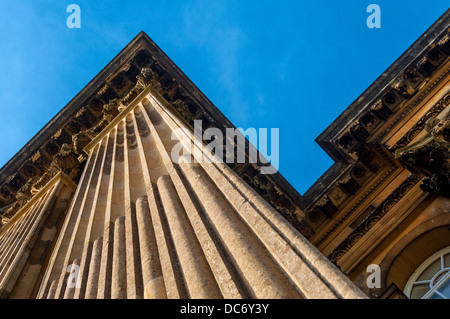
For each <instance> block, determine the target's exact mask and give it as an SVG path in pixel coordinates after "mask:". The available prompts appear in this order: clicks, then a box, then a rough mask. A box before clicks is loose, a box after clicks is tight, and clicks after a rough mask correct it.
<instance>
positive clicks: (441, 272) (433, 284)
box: [404, 247, 450, 299]
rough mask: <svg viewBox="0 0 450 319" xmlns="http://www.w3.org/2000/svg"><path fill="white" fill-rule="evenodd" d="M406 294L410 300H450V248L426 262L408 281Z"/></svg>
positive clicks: (439, 252)
mask: <svg viewBox="0 0 450 319" xmlns="http://www.w3.org/2000/svg"><path fill="white" fill-rule="evenodd" d="M404 292H405V294H406V296H408V297H409V298H410V299H450V247H447V248H444V249H442V250H440V251H438V252H437V253H435V254H434V255H432V256H431V257H429V258H428V259H427V260H425V261H424V262H423V263H422V264H421V265H420V266H419V268H417V270H416V271H415V272H414V273H413V274H412V276H411V278H410V279H409V280H408V283H407V284H406V286H405V290H404Z"/></svg>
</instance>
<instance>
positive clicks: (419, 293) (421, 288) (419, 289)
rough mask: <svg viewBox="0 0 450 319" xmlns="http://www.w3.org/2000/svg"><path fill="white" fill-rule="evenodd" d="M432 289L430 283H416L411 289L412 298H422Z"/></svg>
mask: <svg viewBox="0 0 450 319" xmlns="http://www.w3.org/2000/svg"><path fill="white" fill-rule="evenodd" d="M429 290H430V285H428V284H420V285H414V287H413V289H412V290H411V297H410V298H411V299H420V298H422V297H423V296H424V295H425V294H426V293H427V292H428V291H429Z"/></svg>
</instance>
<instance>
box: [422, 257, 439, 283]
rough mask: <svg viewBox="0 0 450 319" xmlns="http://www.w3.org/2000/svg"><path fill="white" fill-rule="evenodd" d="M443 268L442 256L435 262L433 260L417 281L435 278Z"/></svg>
mask: <svg viewBox="0 0 450 319" xmlns="http://www.w3.org/2000/svg"><path fill="white" fill-rule="evenodd" d="M440 270H441V258H438V259H437V260H436V261H435V262H433V263H432V264H431V265H430V266H428V267H427V269H425V270H424V272H423V273H422V274H421V275H420V276H419V278H417V280H416V281H423V280H430V279H431V278H433V276H434V275H436V274H437V273H438V272H439V271H440Z"/></svg>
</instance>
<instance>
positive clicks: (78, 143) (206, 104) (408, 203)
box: [0, 10, 450, 299]
mask: <svg viewBox="0 0 450 319" xmlns="http://www.w3.org/2000/svg"><path fill="white" fill-rule="evenodd" d="M449 37H450V10H449V11H447V12H446V13H445V14H444V15H443V16H442V17H441V18H440V19H439V20H438V21H436V22H435V23H434V24H433V26H431V27H430V29H429V30H428V31H427V32H426V33H425V34H424V35H423V36H421V37H420V38H419V39H418V40H417V41H416V42H415V43H414V44H413V45H412V46H411V47H410V48H409V49H408V50H407V51H406V52H405V53H404V54H403V55H402V56H401V57H400V58H399V59H398V60H397V61H396V62H395V63H394V64H393V65H392V66H391V67H389V68H388V69H387V70H386V71H385V72H384V73H383V74H382V75H381V76H380V77H379V78H378V79H377V80H376V81H375V82H374V83H373V84H372V85H371V86H370V87H369V88H368V89H367V90H366V91H365V92H364V93H363V94H362V95H361V96H360V97H359V98H358V99H357V100H356V101H355V102H354V103H353V104H352V105H350V106H349V107H348V109H347V110H346V111H344V113H343V114H342V115H341V116H339V118H337V119H336V120H335V121H334V122H333V123H332V124H331V125H330V126H329V127H328V128H327V129H326V130H325V131H324V132H323V133H322V134H321V135H320V136H319V137H318V139H317V142H318V143H319V145H320V146H321V147H322V148H323V149H324V150H325V151H326V152H327V154H328V155H329V156H331V157H332V159H333V160H334V161H335V164H334V165H333V166H332V167H331V168H330V169H329V170H328V171H327V172H326V173H325V174H324V175H323V176H322V177H321V178H320V179H319V180H318V181H317V182H316V183H315V184H314V185H313V186H312V187H311V188H310V189H309V190H308V191H307V192H306V193H305V194H304V195H303V196H301V195H300V194H298V193H297V192H296V190H295V189H294V188H293V187H292V186H291V185H290V184H289V183H288V182H287V181H286V180H285V179H284V178H283V176H281V174H279V173H275V174H262V173H261V170H264V168H267V167H270V164H266V162H265V161H264V160H262V158H260V157H258V158H260V160H259V161H257V162H253V161H251V160H250V158H251V155H250V154H253V153H252V152H253V151H255V148H254V147H253V145H251V144H250V143H248V141H246V143H245V145H246V148H245V159H246V160H245V161H244V162H241V161H238V160H237V157H238V155H237V154H238V150H239V139H240V138H241V137H242V136H239V134H237V136H234V137H232V138H230V137H229V136H227V135H226V134H225V132H226V131H227V130H226V129H227V128H235V127H234V126H233V124H232V123H231V122H230V121H229V120H228V119H227V118H226V117H225V116H224V115H223V114H222V113H221V112H220V111H219V110H218V109H217V108H216V107H215V106H214V105H213V104H212V103H211V102H210V101H209V100H208V99H207V98H206V97H205V96H204V95H203V94H202V92H200V90H199V89H198V88H197V87H196V86H195V85H194V84H193V83H192V82H191V81H190V80H189V79H188V78H187V77H186V76H185V75H184V74H183V73H182V71H181V70H179V69H178V67H177V66H176V65H175V64H174V63H173V62H172V61H171V60H170V59H169V58H168V57H167V56H166V55H165V54H164V53H163V52H162V51H161V50H160V49H159V48H158V47H157V46H156V44H155V43H154V42H153V41H152V40H151V39H150V38H149V37H148V36H147V35H146V34H145V33H143V32H141V33H140V34H139V35H138V36H137V37H136V38H135V39H134V40H133V41H132V42H131V43H130V44H128V45H127V46H126V47H125V48H124V49H123V50H122V51H121V52H120V53H119V54H118V55H117V56H116V57H115V58H114V59H113V60H112V61H111V62H110V63H109V64H108V65H107V66H106V67H105V68H104V69H103V70H102V71H101V72H100V73H99V74H98V75H97V76H96V77H95V78H94V79H93V80H92V81H91V82H90V83H89V84H88V85H87V86H86V87H85V88H84V89H83V90H82V91H81V92H79V93H78V94H77V96H75V98H74V99H72V101H70V103H69V104H68V105H66V106H65V107H64V108H63V109H62V110H61V111H60V112H59V113H58V114H57V115H56V116H55V117H54V118H53V119H52V120H51V121H50V122H49V123H48V124H47V125H46V126H45V127H44V128H43V129H42V130H41V131H40V132H39V133H38V134H37V135H36V136H35V137H33V138H32V139H31V140H30V141H29V142H28V143H27V144H26V145H25V146H24V147H23V148H22V149H21V150H20V151H19V152H18V153H17V154H16V155H15V156H14V157H13V158H12V159H11V160H10V161H9V162H8V163H7V164H6V165H5V166H4V167H3V168H2V169H1V170H0V207H1V208H0V215H1V228H0V297H1V298H47V299H53V298H113V299H117V298H367V297H370V298H445V297H447V298H448V297H449V296H450V293H449V289H450V288H449V283H450V280H449V278H450V201H449V196H450V185H449V178H450V164H449V163H450V158H449V148H450V145H449V142H450V136H449V129H450V124H449V123H450V121H449V118H450V108H448V107H447V106H448V105H449V104H450V76H449V71H450V58H449V53H450V40H449ZM196 120H201V121H202V128H203V130H204V132H206V130H207V129H209V128H216V129H219V130H220V132H223V136H222V138H223V139H222V140H221V141H220V142H219V143H218V144H220V145H223V146H229V145H231V152H230V148H228V149H227V151H226V152H225V155H224V156H225V157H226V158H227V160H226V161H225V160H223V161H222V162H221V161H220V158H219V161H217V158H218V156H217V153H213V152H211V150H210V149H208V143H207V141H206V140H202V139H201V138H200V139H199V138H198V135H196V132H195V131H194V126H195V125H194V121H196ZM174 137H176V138H177V139H174ZM180 141H181V142H180ZM176 147H178V148H179V149H180V150H181V151H186V150H187V151H192V150H193V152H191V153H189V152H187V153H188V154H189V155H187V156H185V157H184V158H182V160H181V161H180V162H175V161H174V160H173V150H174V148H176ZM196 151H198V152H196ZM198 154H208V156H209V159H211V160H210V161H193V159H197V155H198ZM230 158H231V160H228V159H230ZM222 159H223V158H222ZM368 270H373V271H374V273H373V274H374V275H375V276H374V277H370V278H375V280H374V281H373V282H372V281H369V280H368V277H369V275H371V272H369V271H368ZM377 275H379V276H377ZM371 284H374V286H371Z"/></svg>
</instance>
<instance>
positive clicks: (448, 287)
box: [439, 279, 450, 299]
mask: <svg viewBox="0 0 450 319" xmlns="http://www.w3.org/2000/svg"><path fill="white" fill-rule="evenodd" d="M439 292H440V293H441V294H443V295H444V296H445V297H447V298H448V299H450V280H449V279H447V282H446V283H445V284H444V285H443V286H442V287H441V288H439Z"/></svg>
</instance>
